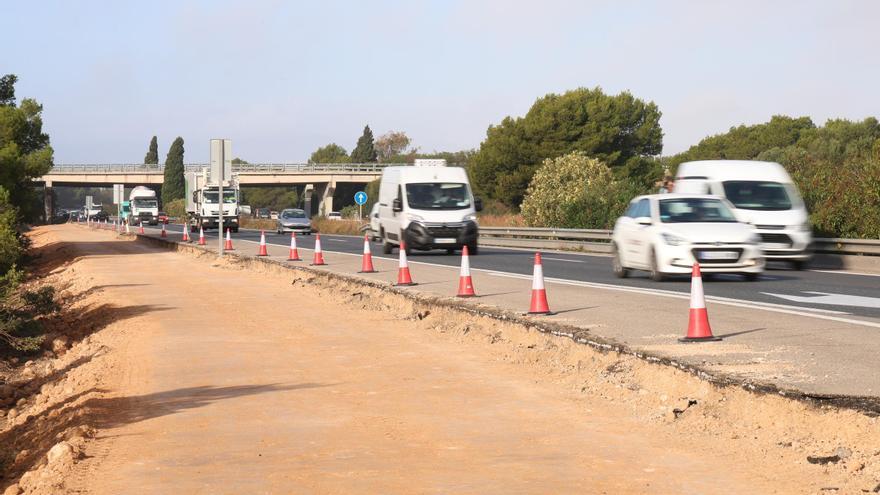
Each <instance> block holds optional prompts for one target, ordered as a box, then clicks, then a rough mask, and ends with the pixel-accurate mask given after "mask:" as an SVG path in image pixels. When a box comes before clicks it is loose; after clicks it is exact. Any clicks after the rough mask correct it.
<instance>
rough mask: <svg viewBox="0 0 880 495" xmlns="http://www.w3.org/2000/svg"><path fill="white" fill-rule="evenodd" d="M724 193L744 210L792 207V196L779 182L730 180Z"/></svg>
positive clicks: (774, 209) (772, 209) (725, 186)
mask: <svg viewBox="0 0 880 495" xmlns="http://www.w3.org/2000/svg"><path fill="white" fill-rule="evenodd" d="M723 184H724V195H725V196H727V199H728V200H729V201H730V202H731V203H733V204H734V206H736V207H737V208H742V209H744V210H764V211H781V210H790V209H791V198H790V197H789V196H788V192H787V191H786V190H785V186H784V185H783V184H780V183H779V182H766V181H755V180H729V181H726V182H724V183H723Z"/></svg>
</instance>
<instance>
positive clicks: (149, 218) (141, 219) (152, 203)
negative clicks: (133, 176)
mask: <svg viewBox="0 0 880 495" xmlns="http://www.w3.org/2000/svg"><path fill="white" fill-rule="evenodd" d="M128 201H129V208H130V209H131V212H130V213H129V215H128V217H129V218H130V220H129V225H141V224H144V223H148V224H150V225H157V224H158V223H159V200H158V199H157V198H156V191H154V190H152V189H150V188H149V187H146V186H137V187H135V188H134V189H132V190H131V193H130V194H129V195H128Z"/></svg>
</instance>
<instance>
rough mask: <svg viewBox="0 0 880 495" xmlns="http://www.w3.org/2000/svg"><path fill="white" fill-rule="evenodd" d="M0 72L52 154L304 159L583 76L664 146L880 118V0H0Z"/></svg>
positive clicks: (505, 105)
mask: <svg viewBox="0 0 880 495" xmlns="http://www.w3.org/2000/svg"><path fill="white" fill-rule="evenodd" d="M0 6H2V7H0V9H2V10H0V12H2V14H3V19H4V22H3V29H0V47H2V49H0V73H4V74H5V73H10V72H11V73H15V74H17V75H18V76H19V79H20V81H19V84H18V86H17V95H18V96H19V98H21V97H35V98H37V99H38V100H39V101H40V102H41V103H43V105H44V107H45V112H44V119H45V122H46V129H47V130H48V132H49V133H50V135H51V138H52V144H53V146H54V148H55V157H56V162H57V163H105V162H140V161H142V160H143V156H144V153H145V152H146V148H147V144H148V141H149V138H150V137H151V136H152V135H153V134H156V135H158V136H159V148H160V159H161V160H164V158H165V154H166V152H167V150H168V146H169V145H170V143H171V141H172V139H173V138H174V137H175V136H177V135H180V136H183V137H184V139H185V140H186V148H187V153H186V161H187V162H196V161H205V160H206V159H207V155H208V139H209V138H211V137H228V138H231V139H232V140H233V148H234V151H235V155H237V156H241V157H242V158H245V159H247V160H250V161H255V162H270V161H271V162H296V161H304V160H306V159H307V158H308V156H309V154H310V153H311V152H312V151H313V150H314V149H315V148H317V147H318V146H321V145H324V144H326V143H329V142H336V143H338V144H340V145H342V146H344V147H345V148H346V149H348V150H349V151H350V150H351V148H352V147H353V146H354V143H355V141H356V140H357V138H358V136H359V135H360V133H361V130H362V129H363V126H364V124H367V123H368V124H369V125H370V127H371V128H372V129H373V131H374V133H375V134H376V135H377V136H378V135H379V134H382V133H384V132H386V131H389V130H402V131H406V132H407V134H409V136H410V137H411V138H412V139H413V144H414V145H416V146H419V147H420V148H421V149H422V150H423V151H431V150H450V151H451V150H459V149H465V148H472V147H478V146H479V144H480V142H481V141H482V140H483V139H484V138H485V135H486V128H487V127H488V126H489V125H490V124H493V123H498V122H499V121H500V120H501V119H502V118H503V117H504V116H506V115H514V116H518V115H522V114H524V113H525V112H526V111H527V110H528V108H529V106H531V104H532V103H533V102H534V101H535V99H536V98H538V97H540V96H542V95H544V94H546V93H550V92H562V91H565V90H567V89H572V88H576V87H579V86H585V87H593V86H601V87H602V88H603V89H604V90H605V91H606V92H610V93H617V92H619V91H621V90H626V89H628V90H630V91H632V92H633V94H635V95H636V96H637V97H640V98H643V99H647V100H653V101H654V102H656V103H657V104H658V105H659V106H660V109H661V111H662V112H663V119H662V121H661V123H662V126H663V130H664V132H665V138H664V154H671V153H674V152H678V151H681V150H683V149H686V148H687V147H688V146H689V145H691V144H693V143H696V142H697V141H699V140H700V139H701V138H702V137H704V136H706V135H708V134H714V133H718V132H723V131H725V130H727V129H728V128H729V127H730V126H733V125H738V124H741V123H757V122H761V121H765V120H767V119H768V118H769V117H770V116H771V115H773V114H778V113H782V114H789V115H797V116H800V115H808V116H810V117H812V118H813V119H814V120H815V121H816V122H817V123H821V122H824V121H825V119H827V118H833V117H845V118H850V119H862V118H864V117H867V116H872V115H873V116H878V115H880V95H878V90H880V63H878V60H880V57H878V50H877V47H878V46H880V27H878V19H880V1H876V0H862V1H843V0H839V1H773V2H767V1H751V0H748V1H736V2H722V1H696V0H695V1H692V2H684V1H663V2H661V1H622V0H621V1H555V0H543V1H540V2H539V1H531V2H527V1H518V0H508V1H503V0H487V1H434V2H416V1H411V2H405V1H382V0H374V1H371V2H357V1H350V2H343V1H330V0H328V1H323V2H317V1H315V2H282V1H213V2H212V1H204V2H174V1H151V2H122V1H104V2H98V1H91V2H88V1H76V2H66V1H40V2H34V1H8V0H4V1H3V2H2V4H0Z"/></svg>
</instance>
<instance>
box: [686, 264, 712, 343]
mask: <svg viewBox="0 0 880 495" xmlns="http://www.w3.org/2000/svg"><path fill="white" fill-rule="evenodd" d="M678 340H679V342H714V341H718V340H721V337H716V336H714V335H712V327H710V326H709V313H707V312H706V297H705V296H704V295H703V276H702V275H701V274H700V264H699V263H694V271H693V272H692V274H691V310H690V316H689V317H688V330H687V337H684V338H681V339H678Z"/></svg>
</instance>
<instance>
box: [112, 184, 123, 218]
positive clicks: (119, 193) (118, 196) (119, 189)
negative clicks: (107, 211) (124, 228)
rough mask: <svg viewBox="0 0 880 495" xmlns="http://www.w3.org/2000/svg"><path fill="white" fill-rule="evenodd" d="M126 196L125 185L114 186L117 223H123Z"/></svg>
mask: <svg viewBox="0 0 880 495" xmlns="http://www.w3.org/2000/svg"><path fill="white" fill-rule="evenodd" d="M124 196H125V185H124V184H113V204H114V205H116V221H117V222H121V221H122V218H121V217H122V200H123V198H124Z"/></svg>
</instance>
